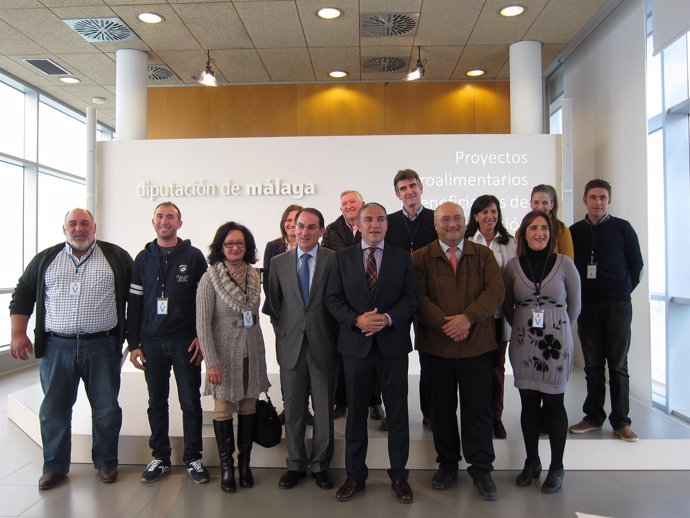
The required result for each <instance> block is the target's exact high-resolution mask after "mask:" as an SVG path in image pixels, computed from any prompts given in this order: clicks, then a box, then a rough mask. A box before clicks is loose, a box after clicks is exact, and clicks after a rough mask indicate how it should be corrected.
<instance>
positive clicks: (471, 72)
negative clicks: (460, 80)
mask: <svg viewBox="0 0 690 518" xmlns="http://www.w3.org/2000/svg"><path fill="white" fill-rule="evenodd" d="M484 74H486V70H482V69H481V68H475V69H474V70H468V71H467V72H465V75H466V76H467V77H479V76H483V75H484Z"/></svg>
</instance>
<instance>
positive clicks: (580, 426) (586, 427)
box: [568, 419, 601, 433]
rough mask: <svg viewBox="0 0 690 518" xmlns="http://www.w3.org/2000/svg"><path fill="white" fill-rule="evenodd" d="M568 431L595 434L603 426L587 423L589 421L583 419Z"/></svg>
mask: <svg viewBox="0 0 690 518" xmlns="http://www.w3.org/2000/svg"><path fill="white" fill-rule="evenodd" d="M568 430H570V433H587V432H595V431H597V430H601V425H599V426H597V425H595V424H592V423H590V422H589V421H587V419H583V420H582V421H580V422H579V423H577V424H574V425H573V426H571V427H570V428H568Z"/></svg>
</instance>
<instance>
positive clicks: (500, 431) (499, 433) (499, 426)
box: [494, 419, 508, 439]
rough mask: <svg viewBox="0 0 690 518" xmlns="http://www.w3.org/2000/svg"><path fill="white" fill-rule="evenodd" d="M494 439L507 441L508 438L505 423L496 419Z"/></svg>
mask: <svg viewBox="0 0 690 518" xmlns="http://www.w3.org/2000/svg"><path fill="white" fill-rule="evenodd" d="M494 437H496V439H505V438H506V437H508V434H507V433H506V429H505V427H504V426H503V421H501V420H500V419H494Z"/></svg>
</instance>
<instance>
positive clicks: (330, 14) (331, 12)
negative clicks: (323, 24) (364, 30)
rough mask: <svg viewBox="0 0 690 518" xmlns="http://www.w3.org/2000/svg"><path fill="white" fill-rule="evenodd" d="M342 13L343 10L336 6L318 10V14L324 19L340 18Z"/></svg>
mask: <svg viewBox="0 0 690 518" xmlns="http://www.w3.org/2000/svg"><path fill="white" fill-rule="evenodd" d="M342 15H343V12H342V11H341V10H340V9H336V8H335V7H323V8H321V9H319V10H318V11H316V16H318V17H319V18H323V19H324V20H335V19H336V18H340V17H341V16H342Z"/></svg>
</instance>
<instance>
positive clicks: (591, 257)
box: [589, 223, 599, 264]
mask: <svg viewBox="0 0 690 518" xmlns="http://www.w3.org/2000/svg"><path fill="white" fill-rule="evenodd" d="M598 230H599V224H596V225H592V224H591V223H590V224H589V235H590V238H591V241H592V250H591V252H590V255H589V264H594V249H595V248H596V245H597V232H598Z"/></svg>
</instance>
